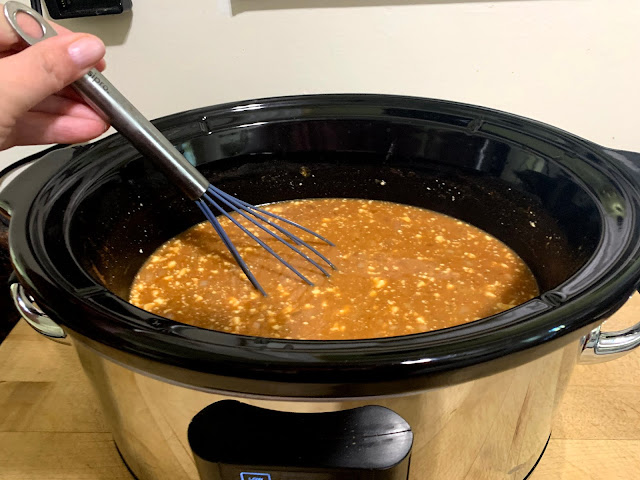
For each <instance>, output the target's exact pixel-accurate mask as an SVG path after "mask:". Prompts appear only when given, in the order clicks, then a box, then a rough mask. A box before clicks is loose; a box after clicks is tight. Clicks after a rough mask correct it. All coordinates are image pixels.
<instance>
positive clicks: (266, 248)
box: [203, 194, 313, 295]
mask: <svg viewBox="0 0 640 480" xmlns="http://www.w3.org/2000/svg"><path fill="white" fill-rule="evenodd" d="M203 198H205V199H206V200H207V201H209V202H210V203H211V204H212V205H213V206H214V207H215V208H216V209H217V210H218V211H219V212H220V213H221V214H222V215H224V216H225V217H227V218H228V219H229V220H231V221H232V222H233V224H234V225H235V226H236V227H238V228H239V229H240V230H242V231H243V232H244V233H246V234H247V235H248V236H249V237H251V238H252V239H253V240H255V241H256V242H257V243H258V244H259V245H260V246H261V247H262V248H264V249H265V250H266V251H267V252H269V253H270V254H271V255H273V256H274V257H275V258H276V259H277V260H278V261H279V262H281V263H282V264H283V265H284V266H285V267H287V268H288V269H289V270H291V271H292V272H293V273H295V274H296V275H297V276H298V277H300V279H302V280H303V281H304V282H305V283H307V284H308V285H310V286H313V282H312V281H311V280H309V279H308V278H307V277H305V276H304V275H303V274H302V273H300V272H299V271H298V270H296V268H295V267H293V266H292V265H291V264H290V263H289V262H287V261H286V260H285V259H284V258H282V257H281V256H280V255H278V254H277V253H276V252H275V251H274V250H273V249H272V248H271V247H270V246H269V245H267V244H266V243H264V242H263V241H262V240H260V239H259V238H258V237H257V236H255V235H254V234H253V233H252V232H251V231H250V230H249V229H247V228H246V227H245V226H244V225H242V224H241V223H240V222H238V221H237V220H236V219H235V218H233V217H232V216H231V215H229V213H228V212H227V211H226V210H225V209H224V208H222V207H221V206H220V205H218V204H217V203H216V202H215V201H214V200H213V199H212V198H211V197H210V196H209V195H207V194H205V195H204V197H203ZM216 221H217V220H216ZM220 228H222V227H220ZM225 235H226V233H225ZM227 238H228V237H227ZM243 263H244V260H243ZM245 265H246V264H245ZM265 295H266V294H265Z"/></svg>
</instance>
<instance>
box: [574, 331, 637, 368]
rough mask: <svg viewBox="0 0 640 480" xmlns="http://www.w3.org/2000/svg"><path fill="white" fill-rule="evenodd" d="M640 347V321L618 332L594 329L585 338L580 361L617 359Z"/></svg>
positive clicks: (592, 361)
mask: <svg viewBox="0 0 640 480" xmlns="http://www.w3.org/2000/svg"><path fill="white" fill-rule="evenodd" d="M638 347H640V323H636V324H635V325H634V326H633V327H629V328H626V329H624V330H619V331H617V332H603V331H602V326H598V327H597V328H595V329H593V330H592V331H591V332H590V333H589V334H588V335H587V336H586V338H585V342H584V348H583V350H582V353H581V354H580V363H585V364H591V363H602V362H608V361H609V360H615V359H616V358H620V357H622V356H623V355H626V354H627V353H629V352H631V351H632V350H634V349H635V348H638Z"/></svg>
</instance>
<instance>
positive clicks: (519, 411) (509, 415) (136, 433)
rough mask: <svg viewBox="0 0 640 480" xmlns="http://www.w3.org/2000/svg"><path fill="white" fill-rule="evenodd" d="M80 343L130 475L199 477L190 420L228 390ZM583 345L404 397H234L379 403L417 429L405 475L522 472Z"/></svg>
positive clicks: (319, 405)
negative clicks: (193, 384)
mask: <svg viewBox="0 0 640 480" xmlns="http://www.w3.org/2000/svg"><path fill="white" fill-rule="evenodd" d="M76 347H77V349H78V353H79V355H80V359H81V361H82V365H83V367H84V369H85V371H86V373H87V375H88V376H89V378H90V379H91V382H92V384H93V386H94V387H95V389H96V390H97V392H98V396H99V398H100V401H101V402H102V407H103V410H104V412H105V414H106V417H107V419H108V421H109V423H110V425H111V429H112V431H113V435H114V438H115V441H116V443H117V445H118V448H119V449H120V451H121V453H122V455H123V457H124V458H125V460H126V461H127V464H128V465H129V467H130V468H131V469H132V470H133V472H134V473H135V475H136V476H137V477H138V478H139V479H140V480H152V479H153V480H162V479H167V480H168V479H171V480H196V479H198V474H197V472H196V467H195V464H194V461H193V458H192V455H191V451H190V448H189V445H188V443H187V427H188V425H189V422H190V420H191V418H192V417H193V416H194V415H195V414H196V413H197V412H199V411H200V410H201V409H202V408H204V407H206V406H207V405H209V404H211V403H213V402H216V401H218V400H223V399H229V398H232V397H229V396H223V395H219V394H213V393H206V392H201V391H195V390H190V389H187V388H184V387H180V386H175V385H171V384H168V383H165V382H162V381H159V380H156V379H152V378H149V377H146V376H143V375H141V374H138V373H135V372H133V371H131V370H129V369H127V368H124V367H122V366H120V365H117V364H115V363H113V362H112V361H110V360H108V359H105V358H104V357H102V356H99V355H98V354H96V353H95V352H94V351H93V350H91V349H89V348H88V347H86V346H84V345H83V344H81V343H79V342H76ZM581 349H582V342H572V343H570V344H569V345H567V346H565V347H563V348H561V349H559V350H556V351H554V352H552V353H550V354H548V355H546V356H543V357H540V358H539V359H537V360H535V361H533V362H530V363H527V364H525V365H522V366H519V367H516V368H512V369H509V370H506V371H504V372H501V373H499V374H495V375H492V376H489V377H485V378H481V379H477V380H475V381H471V382H467V383H462V384H457V385H452V386H449V387H446V388H440V389H434V390H427V391H424V392H421V393H418V394H413V395H407V396H401V397H386V398H367V399H360V400H345V401H332V402H326V401H325V402H320V401H318V402H314V401H310V402H309V401H291V400H287V399H283V400H282V401H279V400H268V401H267V400H257V399H238V400H240V401H243V402H246V403H249V404H253V405H258V406H260V407H263V408H270V409H275V410H283V411H291V412H322V411H332V410H340V409H346V408H353V407H357V406H361V405H372V404H374V405H382V406H385V407H388V408H390V409H392V410H394V411H395V412H397V413H398V414H400V415H401V416H402V417H404V418H405V419H406V420H407V421H408V422H409V424H410V425H411V427H412V429H413V431H414V435H415V437H414V447H413V453H412V459H411V474H410V478H409V480H425V479H434V480H503V479H504V480H507V479H508V480H522V479H523V478H525V477H526V475H527V474H528V473H529V472H530V470H531V469H532V468H533V467H534V465H535V463H536V461H537V460H538V458H539V456H540V454H541V453H542V451H543V449H544V447H545V444H546V442H547V439H548V437H549V434H550V431H551V420H552V418H553V415H554V412H555V410H556V408H557V406H558V404H559V402H560V400H561V398H562V395H563V393H564V391H565V388H566V386H567V383H568V381H569V377H570V375H571V372H572V370H573V367H574V366H575V364H576V363H577V361H578V357H579V352H580V351H581ZM215 434H216V432H212V435H215Z"/></svg>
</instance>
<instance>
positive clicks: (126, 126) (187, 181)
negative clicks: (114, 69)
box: [4, 1, 209, 200]
mask: <svg viewBox="0 0 640 480" xmlns="http://www.w3.org/2000/svg"><path fill="white" fill-rule="evenodd" d="M19 13H25V14H27V15H29V16H30V17H31V18H33V19H34V20H35V21H36V22H37V23H38V24H39V25H40V28H41V29H42V36H41V37H40V38H35V37H32V36H31V35H29V34H28V33H26V32H25V31H24V30H23V29H22V27H20V25H18V21H17V16H18V14H19ZM4 15H5V17H6V19H7V21H8V22H9V25H11V27H12V28H13V29H14V30H15V32H16V33H17V34H18V35H19V36H20V37H21V38H22V39H23V40H24V41H25V42H26V43H28V44H29V45H34V44H36V43H38V42H40V41H42V40H45V39H47V38H51V37H53V36H55V35H57V33H56V31H55V30H54V29H53V27H52V26H51V25H50V24H49V23H48V22H47V21H46V20H45V19H44V18H43V17H42V15H40V14H39V13H38V12H36V11H35V10H33V9H31V8H29V7H28V6H26V5H24V4H23V3H19V2H14V1H10V2H7V3H5V5H4ZM71 86H72V87H73V88H74V89H75V90H76V91H77V92H78V93H79V94H80V96H82V98H83V99H84V100H85V101H86V102H87V103H88V104H89V105H90V106H91V107H92V108H93V109H94V110H96V112H98V113H99V114H100V115H102V116H103V118H105V120H107V121H109V122H110V123H111V125H113V127H114V128H115V129H116V130H118V131H119V132H120V133H121V134H122V135H123V136H125V137H126V138H127V139H128V140H129V141H130V142H131V143H132V144H133V145H134V146H135V147H136V148H137V149H138V150H139V151H140V152H141V153H142V154H143V155H146V156H148V157H149V159H150V160H152V161H154V162H155V163H156V165H157V166H158V167H160V168H161V169H162V170H163V172H164V173H165V175H167V176H168V177H169V178H170V179H171V180H172V181H173V182H174V183H175V184H176V185H177V186H178V187H180V188H181V189H182V191H183V192H184V193H185V194H186V195H188V196H189V198H191V199H192V200H197V199H199V198H201V197H202V195H203V194H204V193H205V192H206V191H207V188H208V187H209V181H208V180H207V179H206V178H205V177H204V176H203V175H202V174H201V173H200V172H198V170H196V168H195V167H194V166H193V165H191V163H189V161H188V160H187V159H186V158H184V156H183V155H182V154H181V153H180V152H179V151H178V150H177V149H176V148H175V147H174V146H173V145H172V144H171V142H169V140H167V138H166V137H165V136H164V135H163V134H162V133H160V131H159V130H158V129H157V128H156V127H154V126H153V124H152V123H151V122H149V120H147V119H146V118H145V117H144V115H142V114H141V113H140V112H139V111H138V109H136V108H135V107H134V106H133V105H132V104H131V103H130V102H129V101H128V100H127V99H126V98H125V97H124V95H122V94H121V93H120V92H119V91H118V90H117V89H116V88H115V87H114V86H113V85H112V84H111V82H109V80H107V79H106V78H105V77H104V75H102V74H101V73H100V72H99V71H98V70H96V69H95V68H94V69H92V70H91V71H89V73H87V74H86V75H85V76H84V77H82V78H80V79H79V80H77V81H76V82H74V83H73V84H72V85H71Z"/></svg>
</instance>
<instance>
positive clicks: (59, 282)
mask: <svg viewBox="0 0 640 480" xmlns="http://www.w3.org/2000/svg"><path fill="white" fill-rule="evenodd" d="M155 125H156V126H157V127H158V128H159V129H160V130H161V131H163V132H164V134H165V135H166V136H167V137H168V138H169V139H170V140H171V141H172V142H173V143H174V145H176V147H177V148H178V149H179V150H180V151H181V152H182V153H183V154H184V155H185V157H186V158H187V159H188V160H189V161H191V162H192V163H194V164H195V165H196V166H197V167H198V168H199V169H200V170H201V171H202V172H203V173H204V174H205V175H206V176H207V177H208V178H209V179H210V180H211V182H212V183H213V184H215V185H216V186H218V187H220V188H222V189H223V190H225V191H227V192H229V193H231V194H233V195H235V196H237V197H238V198H242V199H243V200H246V201H249V202H251V203H255V204H264V203H269V202H274V201H280V200H288V199H296V198H318V197H352V198H366V199H377V200H388V201H394V202H398V203H405V204H411V205H415V206H419V207H425V208H430V209H433V210H436V211H439V212H442V213H445V214H448V215H451V216H454V217H457V218H460V219H462V220H464V221H467V222H469V223H471V224H473V225H475V226H477V227H479V228H481V229H483V230H485V231H487V232H489V233H490V234H492V235H494V236H496V237H497V238H498V239H500V240H502V241H504V242H505V243H507V244H508V245H509V246H510V247H511V248H513V249H514V250H515V251H516V252H517V253H518V254H519V255H520V256H521V257H522V258H523V259H524V260H525V262H526V263H527V264H528V265H529V267H530V268H531V270H532V272H533V273H534V275H535V276H536V279H537V281H538V284H539V286H540V291H541V292H542V293H541V295H539V296H538V297H537V298H535V299H532V300H530V301H528V302H526V303H524V304H523V305H520V306H518V307H515V308H513V309H511V310H508V311H505V312H502V313H500V314H497V315H494V316H491V317H489V318H484V319H481V320H477V321H475V322H471V323H468V324H465V325H460V326H457V327H453V328H448V329H443V330H438V331H433V332H428V333H420V334H414V335H406V336H400V337H392V338H381V339H368V340H349V341H296V340H280V339H267V338H256V337H247V336H239V335H233V334H228V333H223V332H216V331H211V330H204V329H200V328H197V327H193V326H188V325H184V324H180V323H176V322H173V321H171V320H169V319H166V318H162V317H159V316H156V315H153V314H151V313H148V312H145V311H142V310H140V309H138V308H136V307H134V306H132V305H131V304H129V303H128V302H127V295H128V289H129V287H130V285H131V282H132V280H133V277H134V275H135V273H136V271H137V270H138V268H139V267H140V266H141V265H142V263H143V262H144V261H145V259H146V258H147V256H148V255H150V254H151V253H152V252H153V251H154V249H156V248H157V247H158V246H159V245H161V244H162V243H163V242H164V241H166V240H167V239H169V238H170V237H172V236H174V235H176V234H178V233H179V232H181V231H183V230H185V229H186V228H188V227H190V226H192V225H194V224H195V223H198V222H200V221H202V220H203V219H202V218H201V213H200V211H199V210H198V209H197V207H196V206H195V204H193V203H192V202H190V201H188V200H187V199H185V198H183V196H182V195H181V194H180V192H179V191H178V190H177V189H176V188H175V187H174V186H173V185H171V183H170V182H169V181H168V180H167V179H166V178H165V177H164V176H163V175H162V174H160V173H159V172H157V171H156V170H155V169H154V168H153V166H152V165H151V163H150V162H149V161H148V160H146V159H145V158H143V157H142V156H141V155H140V154H138V153H137V152H136V150H135V149H134V148H133V147H132V146H130V145H129V144H128V143H127V142H126V141H125V140H124V138H122V137H121V136H120V135H117V134H116V135H113V136H111V137H108V138H106V139H104V140H102V141H99V142H96V143H93V144H89V145H86V146H77V147H66V148H57V149H53V150H51V151H49V152H48V153H47V154H46V155H44V156H42V157H40V158H39V159H37V160H35V161H34V162H33V163H32V164H31V165H30V166H29V167H28V168H27V169H26V170H24V171H23V172H22V173H20V174H19V175H18V176H17V177H16V178H14V179H13V180H11V181H10V182H8V185H7V186H6V187H4V188H3V189H2V191H0V207H1V209H2V210H3V211H4V212H5V214H6V217H7V219H8V218H9V217H10V221H9V222H8V225H9V242H8V243H9V245H8V248H9V251H10V256H11V262H12V264H13V267H14V269H15V274H16V275H15V277H16V280H15V282H14V283H13V284H12V285H11V292H12V294H13V297H14V300H15V303H16V306H17V307H18V309H19V310H20V312H21V313H22V315H23V316H24V317H25V318H26V320H27V321H28V322H29V323H30V324H31V325H32V326H33V327H34V328H36V330H38V331H39V332H40V333H42V334H44V335H47V336H49V337H51V338H54V339H57V340H59V341H62V342H67V343H71V344H73V345H74V347H75V348H76V350H77V352H78V355H79V357H80V359H81V362H82V365H83V368H84V370H85V372H86V374H87V376H88V377H89V379H90V380H91V383H92V384H93V386H94V387H95V390H96V392H97V394H98V397H99V399H100V402H101V405H102V408H103V410H104V413H105V415H106V417H107V419H108V421H109V424H110V427H111V429H112V432H113V436H114V439H115V442H116V444H117V446H118V449H119V451H120V452H121V454H122V457H123V458H124V460H125V462H126V463H127V465H128V466H129V468H130V469H131V471H132V472H133V473H134V474H135V475H136V476H137V478H139V479H144V480H151V479H172V480H195V479H199V478H200V479H216V480H231V479H235V480H238V479H239V480H267V479H269V480H293V479H297V480H303V479H304V480H344V479H352V480H356V479H357V480H360V479H371V480H375V479H387V480H399V479H403V480H404V479H409V480H425V479H434V480H444V479H446V480H463V479H469V480H471V479H473V480H484V479H486V480H496V479H505V480H506V479H510V480H522V479H524V478H526V477H527V476H528V475H529V473H530V472H531V471H532V470H533V469H534V467H535V465H536V463H537V462H538V460H539V458H540V456H541V455H542V453H543V452H544V449H545V446H546V444H547V441H548V438H549V435H550V429H551V421H552V418H553V415H554V411H555V410H556V408H557V406H558V403H559V402H560V400H561V398H562V395H563V392H564V390H565V388H566V386H567V382H568V380H569V377H570V375H571V372H572V370H573V368H574V366H575V365H576V364H577V363H578V362H583V361H587V362H594V361H601V360H606V359H610V358H614V357H616V356H619V355H621V354H624V353H625V352H628V351H629V350H631V349H633V348H635V347H637V346H638V345H639V344H640V324H638V325H636V326H635V327H631V328H629V329H627V330H624V331H621V332H603V331H601V327H600V326H601V324H602V323H603V321H604V320H605V319H606V318H607V317H608V316H609V315H611V314H612V313H613V312H615V311H616V310H617V309H618V308H619V307H620V306H622V304H623V303H624V302H625V301H626V300H627V299H628V297H629V296H630V295H631V294H632V293H633V292H634V291H635V290H636V288H637V287H638V284H639V283H640V252H639V243H640V242H639V239H640V224H639V219H640V155H638V154H635V153H630V152H620V151H614V150H609V149H606V148H603V147H601V146H598V145H595V144H593V143H590V142H588V141H586V140H583V139H580V138H577V137H575V136H573V135H571V134H568V133H566V132H564V131H560V130H558V129H555V128H553V127H550V126H547V125H543V124H540V123H537V122H535V121H531V120H528V119H524V118H521V117H518V116H514V115H510V114H506V113H502V112H497V111H493V110H489V109H485V108H480V107H475V106H470V105H462V104H457V103H453V102H446V101H438V100H430V99H421V98H409V97H399V96H385V95H318V96H299V97H284V98H270V99H260V100H252V101H246V102H240V103H234V104H226V105H220V106H214V107H208V108H202V109H198V110H193V111H188V112H184V113H179V114H176V115H172V116H169V117H165V118H162V119H160V120H157V121H156V122H155ZM302 167H305V168H304V169H302ZM301 170H303V171H304V172H305V175H302V174H301ZM309 173H310V174H309Z"/></svg>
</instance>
